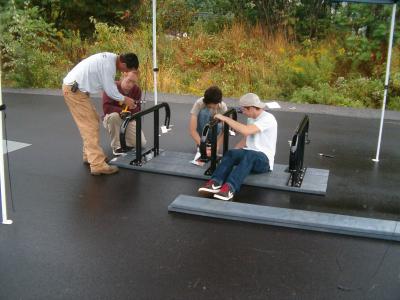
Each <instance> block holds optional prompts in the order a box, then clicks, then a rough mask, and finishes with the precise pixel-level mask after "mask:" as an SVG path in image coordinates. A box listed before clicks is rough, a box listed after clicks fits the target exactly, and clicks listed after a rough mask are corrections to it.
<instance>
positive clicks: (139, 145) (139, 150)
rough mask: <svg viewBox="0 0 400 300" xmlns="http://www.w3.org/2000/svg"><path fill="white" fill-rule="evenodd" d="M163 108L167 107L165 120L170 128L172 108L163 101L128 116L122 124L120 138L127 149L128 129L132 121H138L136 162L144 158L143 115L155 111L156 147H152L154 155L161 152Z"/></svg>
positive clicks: (165, 123) (122, 146)
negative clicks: (160, 131)
mask: <svg viewBox="0 0 400 300" xmlns="http://www.w3.org/2000/svg"><path fill="white" fill-rule="evenodd" d="M161 108H164V109H165V121H164V126H165V127H166V128H167V129H168V128H169V123H170V119H171V109H170V107H169V105H168V103H166V102H163V103H160V104H158V105H155V106H153V107H150V108H148V109H145V110H142V111H139V112H137V113H135V114H133V115H131V116H129V117H127V118H126V119H125V120H124V122H123V123H122V125H121V129H120V133H119V139H120V144H121V148H122V149H124V150H126V149H127V145H126V138H125V134H126V129H127V127H128V125H129V123H130V122H132V121H136V159H135V160H134V163H136V164H140V163H141V160H142V138H141V136H142V119H141V118H142V117H143V116H145V115H147V114H150V113H152V112H154V148H153V149H152V150H153V151H154V156H157V155H158V154H159V151H160V149H159V136H158V135H159V123H160V121H159V110H160V109H161Z"/></svg>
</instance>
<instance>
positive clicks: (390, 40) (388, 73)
mask: <svg viewBox="0 0 400 300" xmlns="http://www.w3.org/2000/svg"><path fill="white" fill-rule="evenodd" d="M396 8H397V4H396V2H395V3H394V4H393V10H392V22H391V25H390V37H389V48H388V57H387V62H386V77H385V91H384V94H383V103H382V112H381V123H380V127H379V137H378V145H377V148H376V157H375V158H374V159H372V160H373V161H375V162H378V161H379V152H380V150H381V140H382V129H383V120H384V119H385V108H386V98H387V93H388V88H389V77H390V64H391V60H392V46H393V35H394V26H395V21H396Z"/></svg>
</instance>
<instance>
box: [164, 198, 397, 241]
mask: <svg viewBox="0 0 400 300" xmlns="http://www.w3.org/2000/svg"><path fill="white" fill-rule="evenodd" d="M168 211H173V212H180V213H186V214H193V215H200V216H207V217H213V218H221V219H228V220H237V221H243V222H250V223H260V224H268V225H274V226H283V227H290V228H298V229H305V230H314V231H322V232H331V233H339V234H345V235H353V236H363V237H369V238H377V239H385V240H396V241H400V226H399V225H400V224H399V222H397V221H390V220H380V219H371V218H362V217H355V216H347V215H338V214H332V213H321V212H315V211H304V210H297V209H290V208H279V207H270V206H263V205H254V204H247V203H238V202H229V201H220V200H214V199H207V198H200V197H193V196H188V195H179V196H178V197H177V198H176V199H175V200H174V201H173V202H172V203H171V204H170V205H169V206H168Z"/></svg>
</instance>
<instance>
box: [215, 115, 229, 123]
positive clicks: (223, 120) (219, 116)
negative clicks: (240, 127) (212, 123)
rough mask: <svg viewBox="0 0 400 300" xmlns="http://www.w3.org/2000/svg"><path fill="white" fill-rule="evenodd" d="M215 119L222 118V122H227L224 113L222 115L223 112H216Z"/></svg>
mask: <svg viewBox="0 0 400 300" xmlns="http://www.w3.org/2000/svg"><path fill="white" fill-rule="evenodd" d="M214 119H217V120H220V121H222V122H225V119H226V117H225V116H223V115H221V114H216V115H215V116H214Z"/></svg>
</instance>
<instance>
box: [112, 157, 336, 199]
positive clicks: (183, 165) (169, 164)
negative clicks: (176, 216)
mask: <svg viewBox="0 0 400 300" xmlns="http://www.w3.org/2000/svg"><path fill="white" fill-rule="evenodd" d="M193 156H194V155H193V154H190V153H183V152H173V151H164V152H162V153H161V154H160V155H159V156H157V157H155V158H153V159H152V160H150V161H149V162H147V163H145V164H143V165H142V166H134V165H130V164H129V163H130V162H131V161H132V160H133V159H135V152H134V151H132V152H130V153H128V154H127V155H125V156H120V157H116V158H114V159H112V160H111V162H110V163H111V164H113V165H116V166H118V167H121V168H128V169H133V170H138V171H143V172H152V173H161V174H167V175H175V176H183V177H190V178H196V179H205V180H207V179H209V176H206V175H204V172H205V171H206V170H207V168H208V167H209V164H206V165H204V166H202V167H200V166H196V165H193V164H191V163H190V161H191V160H192V159H193ZM286 169H287V165H281V164H275V165H274V171H273V172H268V173H265V174H250V175H249V176H248V177H247V178H246V179H245V181H244V183H243V184H245V185H249V186H256V187H263V188H269V189H276V190H283V191H291V192H299V193H308V194H317V195H325V194H326V189H327V186H328V177H329V170H323V169H313V168H307V171H306V174H305V176H304V180H303V184H302V186H301V187H300V188H298V187H291V186H287V185H286V184H287V182H288V179H289V173H287V172H285V170H286Z"/></svg>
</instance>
